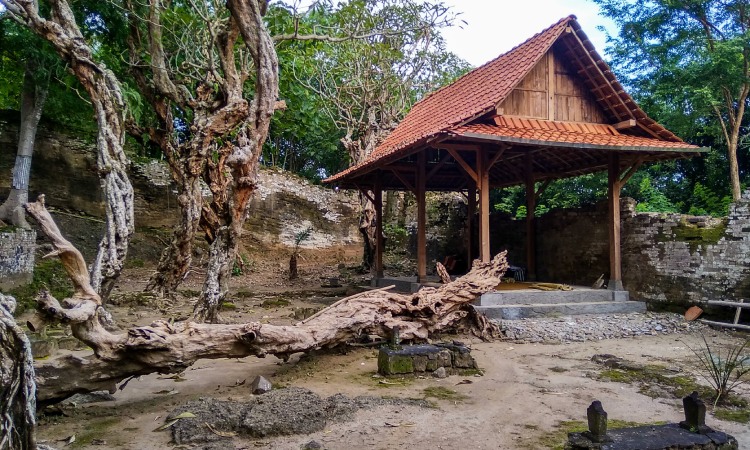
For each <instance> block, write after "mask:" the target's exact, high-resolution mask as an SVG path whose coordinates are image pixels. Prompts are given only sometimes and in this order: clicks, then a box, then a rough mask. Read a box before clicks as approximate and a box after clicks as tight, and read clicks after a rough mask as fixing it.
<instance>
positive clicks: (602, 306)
mask: <svg viewBox="0 0 750 450" xmlns="http://www.w3.org/2000/svg"><path fill="white" fill-rule="evenodd" d="M474 308H475V309H476V310H477V311H478V312H480V313H482V314H484V315H485V316H487V318H489V319H503V320H516V319H527V318H532V317H557V316H575V315H579V314H627V313H642V312H646V304H645V303H644V302H635V301H623V302H612V301H609V302H579V303H554V304H537V305H518V304H517V305H495V306H475V307H474Z"/></svg>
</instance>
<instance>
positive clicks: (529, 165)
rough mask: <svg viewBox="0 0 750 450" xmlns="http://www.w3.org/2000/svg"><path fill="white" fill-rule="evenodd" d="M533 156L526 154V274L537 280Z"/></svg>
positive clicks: (530, 278) (529, 277)
mask: <svg viewBox="0 0 750 450" xmlns="http://www.w3.org/2000/svg"><path fill="white" fill-rule="evenodd" d="M531 158H532V156H531V155H530V154H529V155H526V165H525V172H526V173H525V175H526V274H527V278H528V279H529V280H532V281H534V280H536V231H535V229H534V212H535V211H536V189H534V167H533V161H532V160H531Z"/></svg>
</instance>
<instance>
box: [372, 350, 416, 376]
mask: <svg viewBox="0 0 750 450" xmlns="http://www.w3.org/2000/svg"><path fill="white" fill-rule="evenodd" d="M413 372H414V360H413V359H412V357H411V355H406V354H403V353H399V350H393V349H390V348H387V347H382V348H381V349H380V353H378V373H380V374H382V375H398V374H405V373H413Z"/></svg>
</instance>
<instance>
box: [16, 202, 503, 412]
mask: <svg viewBox="0 0 750 450" xmlns="http://www.w3.org/2000/svg"><path fill="white" fill-rule="evenodd" d="M26 208H27V211H28V212H29V214H30V215H31V216H32V217H34V218H35V219H36V220H37V221H38V222H39V224H40V226H41V228H42V231H43V232H44V233H45V234H47V236H48V237H49V238H50V240H51V241H52V244H53V246H54V247H55V249H56V250H55V252H53V254H54V255H56V256H59V257H60V259H61V261H62V263H63V266H64V268H65V270H66V272H67V273H68V275H69V276H70V278H71V280H72V281H73V285H74V294H73V296H72V297H71V298H68V299H64V300H63V301H62V302H58V301H57V299H55V298H54V297H52V296H51V295H50V294H49V293H48V292H44V293H43V294H42V295H40V296H39V298H38V302H39V311H40V312H41V314H42V315H43V317H45V318H46V320H48V321H60V322H63V323H68V324H70V326H71V330H72V332H73V335H74V336H75V337H76V338H78V339H80V340H81V341H83V342H84V343H86V344H87V345H89V346H90V347H91V348H92V349H93V350H94V354H95V357H88V358H80V357H74V356H68V357H65V358H61V359H57V360H54V361H51V362H50V363H49V364H45V365H43V366H42V367H40V368H39V371H38V373H39V378H38V383H39V385H40V386H39V398H40V401H44V402H48V401H52V400H54V399H59V398H64V397H66V396H69V395H71V394H73V393H75V392H81V391H85V390H91V389H102V388H107V389H113V388H114V386H115V384H116V383H118V382H119V381H121V380H123V379H125V378H127V377H131V376H136V375H143V374H147V373H153V372H160V373H165V372H179V371H182V370H184V369H185V368H187V367H188V366H190V365H191V364H193V363H194V362H195V361H197V360H198V359H201V358H240V357H245V356H250V355H255V356H258V357H264V356H266V355H268V354H272V355H277V356H279V357H282V358H286V357H288V356H289V355H291V354H292V353H297V352H306V351H310V350H313V349H320V348H333V347H336V346H339V345H343V344H345V343H347V342H350V341H353V340H356V339H357V338H358V337H360V336H362V335H367V334H375V335H380V336H388V335H389V334H390V333H391V330H392V329H393V328H394V327H396V326H398V327H399V329H400V333H401V337H402V338H403V339H406V340H425V339H427V338H428V337H429V336H430V335H431V334H433V333H436V332H443V331H451V330H456V329H461V330H463V331H471V332H473V333H474V334H476V335H477V336H479V337H481V338H484V339H490V338H494V337H497V336H499V330H498V328H497V327H496V326H495V325H493V324H492V323H491V322H488V321H487V320H486V319H485V318H484V316H480V315H477V314H476V313H475V312H474V309H473V307H472V306H471V302H472V301H473V300H474V299H476V297H477V296H479V295H481V294H483V293H484V292H486V291H488V290H490V289H493V288H494V287H495V286H497V284H498V283H499V282H500V278H501V277H502V276H503V274H504V273H505V271H506V270H507V267H508V265H507V261H506V259H505V253H501V254H499V255H497V256H496V257H495V258H494V259H493V260H492V261H491V262H490V263H481V262H479V261H477V262H475V263H474V266H473V267H472V270H471V271H470V272H469V273H468V274H467V275H465V276H463V277H461V278H459V279H457V280H455V281H453V282H451V283H449V284H445V285H443V286H441V287H439V288H422V290H420V291H419V292H418V293H416V294H408V295H407V294H398V293H392V292H385V291H384V290H378V291H372V292H367V293H363V294H358V295H356V296H352V297H350V298H347V299H343V300H341V301H339V302H337V303H336V304H334V305H332V306H331V307H329V308H326V309H325V310H323V311H321V312H320V313H318V314H317V315H316V316H315V317H312V318H310V319H308V320H306V321H303V322H300V323H298V324H296V325H294V326H280V325H270V324H261V323H256V322H254V323H246V324H236V325H219V324H213V325H209V324H200V323H194V322H181V323H170V322H168V321H156V322H154V323H152V324H151V325H150V326H147V327H135V328H131V329H129V330H127V332H126V333H124V334H113V333H110V332H109V331H107V330H105V329H104V328H103V327H102V326H101V325H100V323H99V321H98V320H97V316H98V315H99V312H100V310H101V304H100V300H99V297H98V295H97V294H96V292H94V291H93V289H92V288H91V286H90V285H89V284H88V274H87V272H86V270H85V267H86V264H85V261H84V260H83V256H81V253H80V252H78V251H77V250H76V249H75V247H73V246H72V245H71V244H70V242H68V241H67V240H65V238H64V237H63V236H62V235H61V234H60V231H59V229H57V226H56V225H55V223H54V221H53V220H52V217H51V216H50V215H49V213H48V212H47V210H46V209H45V207H44V201H43V198H40V200H39V201H37V202H35V203H29V204H27V205H26ZM220 240H221V241H223V239H217V240H216V241H220ZM216 241H215V242H216ZM71 371H74V372H75V373H76V374H77V375H76V377H71V376H69V374H70V373H71Z"/></svg>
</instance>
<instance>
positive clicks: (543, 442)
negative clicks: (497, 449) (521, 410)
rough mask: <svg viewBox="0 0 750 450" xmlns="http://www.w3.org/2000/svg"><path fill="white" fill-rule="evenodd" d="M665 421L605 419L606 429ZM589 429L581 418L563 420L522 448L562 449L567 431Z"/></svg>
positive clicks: (577, 431) (533, 427)
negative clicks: (641, 421)
mask: <svg viewBox="0 0 750 450" xmlns="http://www.w3.org/2000/svg"><path fill="white" fill-rule="evenodd" d="M664 423H666V422H652V423H639V422H629V421H627V420H618V419H609V420H608V421H607V429H608V430H616V429H618V428H631V427H640V426H644V425H663V424H664ZM525 428H528V429H536V428H537V427H536V426H535V425H530V426H525ZM588 429H589V426H588V423H586V422H584V421H582V420H564V421H562V422H559V423H558V424H557V428H555V429H554V430H552V431H548V432H546V433H543V434H542V435H540V436H539V439H537V440H535V441H533V442H528V443H526V445H525V446H524V447H523V448H527V449H538V448H549V449H553V450H563V449H564V448H565V443H566V442H567V441H568V433H580V432H582V431H586V430H588Z"/></svg>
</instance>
